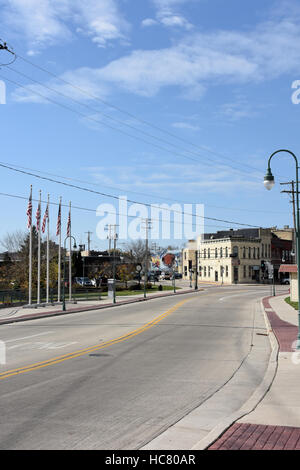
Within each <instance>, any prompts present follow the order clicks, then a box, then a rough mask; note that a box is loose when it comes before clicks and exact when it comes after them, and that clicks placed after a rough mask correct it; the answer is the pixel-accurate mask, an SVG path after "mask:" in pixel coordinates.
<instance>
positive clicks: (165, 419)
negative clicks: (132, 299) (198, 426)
mask: <svg viewBox="0 0 300 470" xmlns="http://www.w3.org/2000/svg"><path fill="white" fill-rule="evenodd" d="M269 293H270V290H269V289H268V288H266V287H263V286H261V287H260V286H256V287H247V286H234V287H222V288H209V289H207V290H205V291H202V292H199V293H193V294H184V295H180V296H177V297H175V296H174V297H173V296H172V297H165V298H161V299H153V300H151V301H148V302H143V303H137V304H131V305H124V306H119V307H114V308H113V309H107V310H106V309H104V310H99V311H92V312H84V313H78V314H72V315H66V316H62V317H53V318H47V319H43V320H32V321H28V322H24V323H15V324H11V325H3V326H1V327H0V339H1V340H2V341H4V342H5V345H6V364H5V365H0V409H1V420H0V449H118V450H119V449H138V448H141V447H142V446H143V445H145V444H146V443H147V442H149V441H151V440H152V439H153V438H155V437H156V436H157V435H159V434H160V433H161V432H163V431H164V430H166V429H168V428H169V427H170V426H171V425H172V424H173V423H175V422H176V421H178V420H179V419H181V418H182V417H184V416H185V415H186V414H187V413H189V412H190V411H191V410H193V409H195V408H196V407H198V406H199V405H201V403H203V402H205V400H206V399H207V398H208V397H210V396H212V395H213V394H214V393H215V392H216V391H217V390H219V389H220V388H221V387H222V385H223V384H226V383H227V382H228V380H229V379H230V378H231V377H232V376H233V375H234V374H235V372H236V371H237V370H238V369H239V367H240V365H241V363H242V362H243V361H244V360H245V357H247V355H248V354H249V351H250V350H251V344H252V341H253V334H254V310H255V309H254V306H255V305H256V304H257V299H260V298H261V297H262V296H265V295H268V294H269ZM265 341H266V342H267V341H268V340H267V339H266V340H265ZM262 351H263V352H262V354H263V357H262V358H261V363H262V366H261V367H260V368H258V369H257V371H255V373H253V386H251V387H250V389H249V390H248V389H247V391H246V392H245V396H248V395H250V394H251V393H252V392H253V391H254V390H255V388H256V387H257V385H258V384H259V383H260V381H261V379H262V377H263V375H264V372H265V370H266V367H267V364H268V358H269V353H270V350H269V348H268V347H265V348H264V349H263V350H262ZM242 398H243V397H242ZM240 399H241V397H237V407H238V406H239V404H240Z"/></svg>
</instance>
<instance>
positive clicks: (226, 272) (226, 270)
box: [225, 266, 228, 277]
mask: <svg viewBox="0 0 300 470" xmlns="http://www.w3.org/2000/svg"><path fill="white" fill-rule="evenodd" d="M225 276H226V277H228V266H226V269H225Z"/></svg>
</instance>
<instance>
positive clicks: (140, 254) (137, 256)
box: [125, 239, 150, 264]
mask: <svg viewBox="0 0 300 470" xmlns="http://www.w3.org/2000/svg"><path fill="white" fill-rule="evenodd" d="M125 251H126V254H127V256H128V258H129V259H130V260H131V261H132V262H134V263H140V264H143V263H144V262H145V259H146V242H145V240H141V239H139V240H135V241H132V242H130V243H128V244H127V245H126V246H125ZM149 255H150V252H149V250H148V257H149Z"/></svg>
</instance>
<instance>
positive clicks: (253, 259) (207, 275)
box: [198, 229, 271, 284]
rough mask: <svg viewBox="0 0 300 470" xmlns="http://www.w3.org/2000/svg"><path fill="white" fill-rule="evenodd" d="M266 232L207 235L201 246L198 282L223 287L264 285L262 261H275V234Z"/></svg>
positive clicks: (234, 232)
mask: <svg viewBox="0 0 300 470" xmlns="http://www.w3.org/2000/svg"><path fill="white" fill-rule="evenodd" d="M259 230H261V232H260V233H259ZM262 230H263V229H257V231H256V229H255V232H254V231H253V232H249V231H244V233H243V232H242V231H240V230H236V231H230V232H231V233H230V232H229V233H228V234H227V233H216V234H208V236H207V235H205V237H204V240H202V242H200V243H199V245H198V279H199V280H200V281H210V282H218V283H219V282H222V283H223V284H234V283H257V282H260V281H261V279H262V277H264V271H265V270H264V265H262V261H270V260H271V232H267V231H262ZM208 237H209V238H208Z"/></svg>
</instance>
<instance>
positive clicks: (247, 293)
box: [219, 289, 269, 302]
mask: <svg viewBox="0 0 300 470" xmlns="http://www.w3.org/2000/svg"><path fill="white" fill-rule="evenodd" d="M261 292H262V293H263V292H269V289H268V290H267V289H266V290H265V291H259V293H261ZM255 293H256V292H253V291H252V292H243V293H242V292H241V293H239V294H232V295H226V296H225V297H220V298H219V302H222V301H223V300H227V299H231V298H232V297H239V296H241V295H250V294H252V295H253V294H255Z"/></svg>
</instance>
